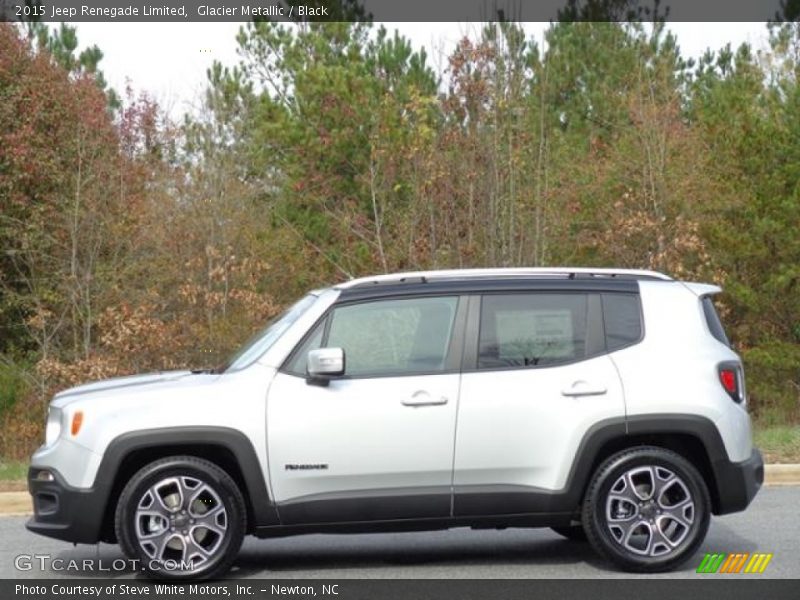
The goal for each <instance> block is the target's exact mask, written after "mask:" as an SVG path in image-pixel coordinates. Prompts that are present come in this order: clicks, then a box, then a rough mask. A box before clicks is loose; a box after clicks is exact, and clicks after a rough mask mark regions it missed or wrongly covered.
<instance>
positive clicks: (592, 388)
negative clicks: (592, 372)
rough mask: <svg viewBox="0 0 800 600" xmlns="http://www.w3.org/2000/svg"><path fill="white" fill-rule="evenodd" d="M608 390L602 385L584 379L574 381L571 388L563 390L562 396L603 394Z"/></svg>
mask: <svg viewBox="0 0 800 600" xmlns="http://www.w3.org/2000/svg"><path fill="white" fill-rule="evenodd" d="M607 391H608V390H607V389H606V388H604V387H603V386H600V385H592V384H590V383H587V382H586V381H583V380H578V381H576V382H574V383H573V384H572V385H571V386H570V387H569V388H567V389H565V390H561V395H562V396H567V397H569V398H579V397H581V396H602V395H603V394H605V393H606V392H607Z"/></svg>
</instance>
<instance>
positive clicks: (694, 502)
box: [582, 446, 711, 572]
mask: <svg viewBox="0 0 800 600" xmlns="http://www.w3.org/2000/svg"><path fill="white" fill-rule="evenodd" d="M710 515H711V501H710V499H709V494H708V489H707V488H706V485H705V483H704V481H703V479H702V477H701V476H700V474H699V473H698V471H697V469H696V468H695V467H694V466H693V465H692V464H691V463H689V462H688V461H687V460H686V459H685V458H683V457H682V456H680V455H678V454H676V453H674V452H672V451H670V450H666V449H664V448H658V447H651V446H643V447H641V448H636V449H632V450H626V451H623V452H620V453H618V454H615V455H614V456H612V457H610V458H609V459H608V460H606V461H605V462H604V463H603V464H601V465H600V467H598V469H597V470H596V471H595V474H594V476H593V477H592V481H591V483H590V485H589V490H588V492H587V493H586V497H585V499H584V504H583V514H582V517H583V527H584V529H585V530H586V534H587V537H588V539H589V541H590V542H591V544H592V546H593V547H594V548H595V550H597V551H598V552H599V553H600V554H602V555H603V556H605V557H607V558H608V559H610V560H611V561H613V562H614V563H615V564H617V565H619V566H620V567H622V568H623V569H626V570H629V571H639V572H655V571H666V570H669V569H672V568H674V567H676V566H678V565H680V564H681V563H683V562H684V561H685V560H687V559H688V558H690V557H691V556H692V554H694V552H695V551H696V550H697V548H698V547H699V546H700V544H701V543H702V542H703V540H704V539H705V536H706V533H707V531H708V525H709V521H710Z"/></svg>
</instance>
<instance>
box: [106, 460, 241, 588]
mask: <svg viewBox="0 0 800 600" xmlns="http://www.w3.org/2000/svg"><path fill="white" fill-rule="evenodd" d="M245 515H246V511H245V506H244V499H243V498H242V494H241V492H240V491H239V488H238V487H237V485H236V483H235V482H234V481H233V479H231V477H230V476H229V475H228V474H227V473H225V471H223V470H222V469H220V468H219V467H218V466H217V465H215V464H213V463H211V462H209V461H207V460H202V459H199V458H195V457H193V456H174V457H169V458H164V459H161V460H157V461H155V462H153V463H150V464H149V465H147V466H146V467H144V468H143V469H141V470H140V471H139V472H137V473H136V474H135V475H134V476H133V477H132V478H131V479H130V481H128V483H127V485H126V486H125V488H124V489H123V490H122V494H121V495H120V498H119V502H118V504H117V512H116V533H117V539H118V540H119V542H120V546H121V547H122V549H123V551H124V552H125V554H126V555H128V556H129V557H131V558H134V559H137V560H139V561H140V564H141V565H142V567H143V568H144V569H145V571H147V573H148V574H149V575H150V576H153V577H159V578H162V579H207V578H212V577H218V576H220V575H223V574H224V573H225V572H227V571H228V569H229V568H230V566H231V565H232V564H233V561H234V560H235V559H236V555H237V554H238V552H239V547H240V546H241V544H242V539H243V537H244V532H245V527H246V524H245Z"/></svg>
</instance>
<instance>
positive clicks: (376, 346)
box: [323, 297, 458, 377]
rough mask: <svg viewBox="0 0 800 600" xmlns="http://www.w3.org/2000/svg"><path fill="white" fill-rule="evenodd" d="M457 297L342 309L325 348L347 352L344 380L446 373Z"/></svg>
mask: <svg viewBox="0 0 800 600" xmlns="http://www.w3.org/2000/svg"><path fill="white" fill-rule="evenodd" d="M457 304H458V298H455V297H442V298H407V299H401V300H380V301H375V302H365V303H362V304H353V305H346V306H341V307H338V308H336V309H334V311H333V313H332V314H331V316H330V328H329V330H328V334H327V338H326V339H325V340H324V344H323V345H324V346H325V347H328V348H343V349H344V352H345V362H346V366H345V375H346V376H349V377H369V376H377V375H404V374H413V373H436V372H441V371H444V370H445V368H446V359H447V353H448V348H449V346H450V337H451V335H452V332H453V323H454V321H455V314H456V306H457Z"/></svg>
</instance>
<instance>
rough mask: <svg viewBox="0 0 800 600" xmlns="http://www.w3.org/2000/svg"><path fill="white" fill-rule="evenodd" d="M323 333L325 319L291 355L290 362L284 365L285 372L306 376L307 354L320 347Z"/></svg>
mask: <svg viewBox="0 0 800 600" xmlns="http://www.w3.org/2000/svg"><path fill="white" fill-rule="evenodd" d="M324 333H325V319H323V320H322V321H320V322H319V323H318V324H317V326H316V327H315V328H314V331H313V332H312V333H311V335H310V336H308V337H307V338H306V339H305V341H304V342H303V343H302V344H301V345H300V347H298V348H297V350H296V351H295V352H294V354H293V355H292V358H291V360H290V361H289V362H288V363H287V365H286V370H287V371H288V372H289V373H294V374H295V375H303V376H305V374H306V366H307V363H308V353H309V352H311V351H312V350H316V349H317V348H320V347H322V335H323V334H324Z"/></svg>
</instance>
